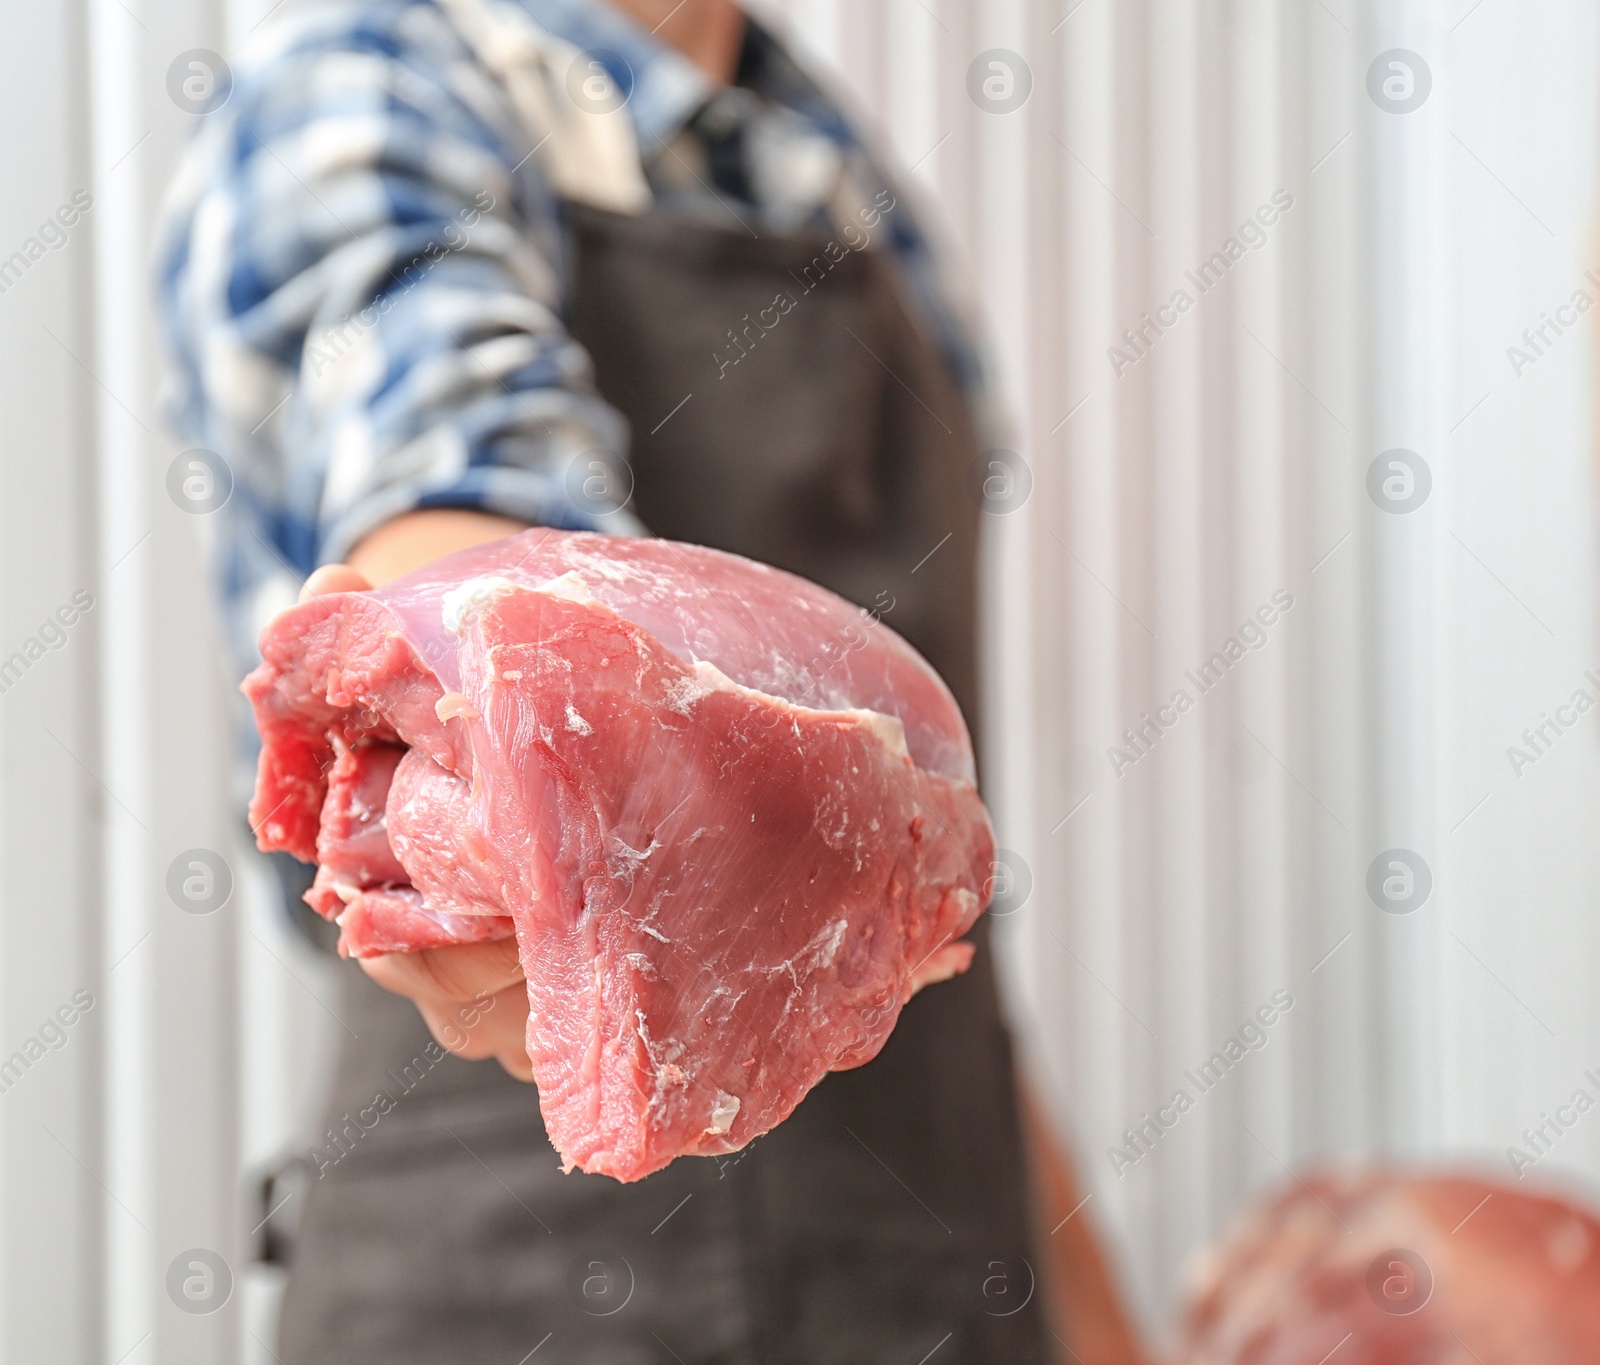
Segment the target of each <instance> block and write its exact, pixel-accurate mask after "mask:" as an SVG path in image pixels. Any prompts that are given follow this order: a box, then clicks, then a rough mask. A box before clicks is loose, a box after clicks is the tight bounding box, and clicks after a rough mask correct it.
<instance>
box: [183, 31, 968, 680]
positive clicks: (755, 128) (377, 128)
mask: <svg viewBox="0 0 1600 1365" xmlns="http://www.w3.org/2000/svg"><path fill="white" fill-rule="evenodd" d="M521 5H522V7H523V9H524V10H525V11H526V12H527V14H528V15H529V16H531V17H532V19H533V20H534V21H535V23H536V24H537V25H538V26H539V29H540V30H542V31H543V32H544V33H546V34H549V35H554V36H555V37H556V38H557V39H559V40H562V41H564V42H565V43H567V44H570V45H572V46H573V47H576V48H578V49H583V50H585V51H589V52H594V53H595V55H596V56H598V57H600V58H601V60H602V61H603V62H604V64H605V67H606V69H607V70H608V71H609V73H610V75H611V77H612V79H613V81H614V83H615V85H616V87H617V89H618V91H619V92H620V93H623V94H626V95H627V97H628V101H627V104H626V106H625V108H626V110H627V112H628V116H629V118H630V119H631V124H632V128H633V134H634V139H635V140H636V142H637V145H638V159H639V162H640V165H641V168H642V170H643V173H644V180H645V182H646V183H647V185H648V187H649V191H650V196H651V199H652V201H653V206H652V208H651V209H650V210H648V211H656V210H657V209H660V210H663V211H668V212H673V213H680V214H682V213H690V214H696V215H702V216H704V217H705V218H707V219H710V220H723V221H727V222H728V223H730V224H731V223H743V224H745V225H746V226H747V227H748V228H749V229H750V230H751V231H754V232H758V233H759V232H761V231H763V230H771V231H781V230H784V229H786V228H791V229H792V228H795V227H799V226H831V227H837V228H839V229H840V230H841V231H843V229H844V225H845V224H853V223H856V222H859V221H866V220H865V219H860V218H858V217H857V215H858V212H859V210H860V209H861V208H862V207H863V206H865V205H867V204H869V203H871V202H872V201H874V200H875V199H877V202H879V203H880V204H881V203H883V202H885V201H884V200H882V199H879V198H878V196H879V195H880V193H881V192H882V191H884V190H886V189H887V190H889V191H890V193H891V194H892V195H893V196H894V202H895V204H896V207H895V209H894V211H893V212H891V213H889V214H887V215H885V216H884V217H883V219H882V221H881V224H880V225H879V226H878V228H877V229H876V230H875V231H874V232H873V233H872V234H871V241H870V243H861V244H860V245H861V247H862V249H881V250H885V251H887V252H889V253H890V254H891V256H892V257H893V259H894V260H895V261H896V262H897V264H898V265H899V267H900V268H901V271H902V275H903V278H904V280H905V282H906V284H907V286H908V290H909V294H910V297H911V299H912V301H913V304H914V306H915V307H916V308H918V309H919V310H920V312H921V315H922V317H923V319H924V320H925V322H926V323H927V325H928V326H929V328H930V331H931V333H932V335H934V336H935V337H936V338H937V339H938V340H939V342H940V343H941V345H942V347H943V349H944V351H945V354H946V356H947V358H948V360H949V362H950V363H951V365H952V366H953V368H954V370H955V372H956V373H957V375H958V376H959V377H960V379H961V380H962V382H963V383H964V385H965V386H966V388H967V390H968V392H969V393H970V394H971V396H972V398H973V399H974V406H975V410H976V413H977V416H978V421H979V427H980V430H984V429H986V428H989V429H992V427H993V421H992V415H991V408H990V404H989V390H988V387H987V385H986V384H985V382H984V377H983V367H982V365H981V364H980V361H979V357H978V354H977V352H976V350H975V348H974V346H973V344H972V342H971V340H970V332H969V330H968V329H967V327H966V326H965V325H964V323H963V321H962V320H961V318H960V315H959V310H958V309H957V308H956V307H955V306H954V303H953V299H954V297H955V295H954V294H953V292H952V291H950V290H949V289H947V288H946V283H947V282H946V281H945V280H944V279H943V278H942V277H941V273H940V270H939V268H938V267H937V265H936V263H935V260H934V257H933V254H932V252H931V251H930V247H929V243H928V241H927V238H926V237H925V235H924V233H923V231H922V229H921V228H920V227H919V225H918V224H917V222H916V220H915V217H914V216H913V214H912V212H911V210H910V208H909V206H907V205H906V204H905V202H904V195H903V191H902V189H901V188H900V187H899V186H898V185H896V184H894V183H893V182H892V180H891V178H890V176H889V174H888V172H887V171H886V170H885V169H884V167H883V165H882V163H881V161H880V160H879V159H878V158H876V157H875V156H873V155H872V153H871V152H870V151H869V150H868V149H867V148H866V147H865V146H864V145H863V143H862V141H861V139H860V138H859V136H858V135H857V133H856V132H855V130H854V129H852V127H851V126H850V124H849V122H848V121H847V120H846V119H845V117H844V116H843V115H842V114H841V113H840V111H839V108H838V105H837V104H836V103H835V101H833V100H832V99H830V98H829V97H828V96H827V95H826V94H824V93H823V91H822V90H821V89H820V88H819V86H818V85H817V84H816V82H815V81H814V80H813V79H812V78H811V77H810V76H809V75H807V74H806V73H805V72H804V71H803V70H802V69H801V68H800V67H799V66H798V65H797V64H796V63H795V62H794V60H793V59H792V58H791V57H790V55H789V54H788V53H787V52H786V51H785V50H784V49H783V47H782V46H781V45H780V44H779V43H778V42H777V41H776V40H775V39H774V38H773V37H772V36H771V35H770V34H769V33H767V32H766V31H765V30H764V29H762V28H761V27H760V26H758V25H757V24H755V23H753V22H752V23H751V24H750V26H749V29H748V36H747V39H746V42H745V45H744V49H743V53H742V55H741V58H740V61H739V69H738V74H737V77H736V79H735V82H734V84H733V85H732V86H730V87H727V88H722V87H718V86H715V85H713V84H712V83H711V82H710V81H709V80H708V79H707V78H706V77H705V76H704V75H703V74H702V73H701V72H700V71H699V70H698V69H697V68H696V67H695V66H693V65H692V64H691V63H690V62H689V61H688V60H687V59H685V58H684V57H683V56H681V55H680V54H679V53H677V52H676V51H674V50H673V49H671V48H669V47H667V46H665V45H664V44H662V43H660V42H659V41H657V40H656V39H655V38H653V37H651V36H650V35H649V34H648V33H646V32H645V31H644V29H643V28H641V27H640V26H638V25H637V24H635V23H634V22H633V21H632V20H631V19H630V18H628V17H627V16H625V15H623V14H622V13H621V12H620V11H617V10H614V9H612V8H610V7H609V6H608V5H607V4H605V3H604V0H521ZM538 142H539V140H538V139H537V138H536V137H535V135H534V130H530V129H529V128H528V127H527V126H526V120H525V119H523V120H519V117H518V115H517V113H516V111H515V109H514V107H513V105H512V102H511V99H510V96H509V95H508V93H507V90H506V88H505V87H504V86H503V85H502V84H501V82H500V81H499V80H498V79H497V78H496V77H495V75H494V74H493V73H491V72H490V71H489V70H488V68H487V67H486V66H485V65H484V64H483V63H482V62H481V61H480V60H479V59H478V58H477V57H476V56H475V55H474V53H473V52H472V51H471V50H470V49H469V47H468V46H467V45H466V44H465V42H464V41H463V39H462V37H461V36H460V33H459V32H458V30H457V29H456V28H455V27H454V26H453V25H452V23H451V22H450V20H449V18H447V16H446V13H445V12H444V10H443V8H441V6H440V5H439V4H437V3H434V0H340V2H337V3H335V2H333V0H313V2H312V3H306V4H303V5H300V6H298V7H296V8H293V9H289V10H287V11H286V12H285V13H284V14H283V15H282V16H281V17H279V18H278V19H276V20H275V21H273V22H272V23H270V24H269V25H268V26H267V27H266V28H264V29H263V30H262V34H261V36H260V40H259V41H258V42H256V43H255V44H253V45H252V47H251V48H250V50H248V51H247V52H246V53H244V54H243V55H242V56H241V57H240V59H239V61H238V62H237V64H236V67H235V71H234V85H233V89H232V91H231V95H230V96H229V97H228V98H227V99H226V102H225V103H224V104H223V105H222V106H221V107H220V108H216V109H213V110H212V111H211V112H208V113H206V114H203V115H202V116H201V117H200V119H199V127H198V129H197V133H196V136H195V138H194V140H193V142H192V144H191V146H190V148H189V150H188V153H187V155H186V157H185V159H184V162H183V164H182V166H181V168H180V171H179V174H178V176H177V179H176V181H175V183H174V186H173V190H172V195H171V202H170V204H169V207H168V213H167V220H166V230H165V233H164V237H163V246H162V250H161V255H160V263H159V287H160V306H161V311H162V313H163V315H164V320H165V326H166V332H167V336H168V339H169V343H170V347H171V350H172V354H173V359H174V366H173V381H172V385H171V390H170V393H169V401H168V410H169V412H170V414H171V417H172V419H173V422H174V424H175V426H176V427H177V428H178V430H179V431H180V432H181V433H182V435H183V437H184V438H185V439H186V440H187V441H188V442H190V443H191V444H193V445H195V446H199V447H203V448H205V449H207V450H209V451H211V452H214V453H215V454H216V455H219V456H220V457H221V458H222V460H223V461H224V462H225V463H226V466H227V468H228V471H229V472H230V473H231V476H232V480H233V487H232V493H231V495H230V497H229V500H228V502H227V504H226V508H225V512H224V515H225V516H226V518H227V521H226V523H225V526H224V534H223V535H221V536H219V537H217V552H218V567H219V571H220V575H221V587H222V591H223V596H224V602H225V607H226V616H227V625H228V629H229V633H230V636H231V638H232V643H233V645H234V646H235V648H236V650H237V657H238V659H239V661H240V662H241V663H244V664H248V663H249V662H251V661H253V660H254V658H255V657H256V644H255V642H256V638H257V636H258V634H259V632H260V630H261V628H262V626H263V625H264V624H265V623H266V621H267V620H269V619H270V618H271V616H272V615H273V614H274V613H275V612H276V611H277V610H278V609H280V608H281V607H283V606H285V605H287V604H288V603H289V602H291V601H292V600H293V597H294V594H295V592H296V591H297V589H298V586H299V583H300V581H301V580H302V579H303V578H304V576H305V575H306V574H308V573H309V572H310V571H311V570H312V569H313V568H315V567H316V566H317V565H318V564H319V563H324V562H327V561H331V560H338V559H340V558H342V557H343V556H344V555H345V554H346V553H347V552H348V551H349V550H350V548H351V547H352V546H353V545H354V544H355V543H356V542H357V541H358V540H359V539H360V538H361V537H362V536H363V535H364V534H366V533H367V532H368V531H370V530H372V529H373V528H374V527H376V526H378V525H379V524H381V523H382V522H384V521H386V520H388V519H389V518H391V517H394V516H397V515H399V514H401V513H403V512H406V511H410V510H413V509H416V508H423V507H465V508H475V509H480V510H483V511H486V512H494V513H498V514H500V515H503V516H507V517H512V518H515V519H518V520H521V521H526V522H530V523H539V524H544V525H551V526H558V527H564V528H574V529H589V530H606V531H612V532H617V531H623V530H636V529H639V528H638V527H637V525H636V523H634V522H633V521H632V519H631V517H630V516H629V514H628V513H627V512H626V510H622V511H616V512H611V513H609V514H605V513H603V512H599V511H596V510H595V509H594V508H593V507H592V506H587V505H585V504H584V502H583V500H582V499H581V498H579V499H576V500H575V498H574V496H573V493H572V491H571V480H569V478H568V475H569V472H570V470H571V467H572V465H573V462H574V461H575V460H576V459H577V458H578V457H579V456H580V455H581V454H584V453H585V452H593V451H595V450H596V449H602V450H605V451H607V452H610V453H611V454H613V455H614V456H615V457H617V458H619V459H624V458H626V452H627V444H628V431H627V426H626V423H625V422H624V421H623V419H622V418H621V416H620V415H619V414H618V413H617V412H616V411H615V410H614V409H613V408H611V407H610V406H609V405H607V404H606V402H605V401H604V400H603V399H602V398H601V397H600V396H599V395H598V394H597V392H596V391H595V388H594V383H593V377H592V373H591V368H590V365H589V360H588V357H587V356H586V354H585V353H584V351H583V349H582V348H581V347H580V346H579V345H578V344H577V343H576V342H575V341H574V340H573V339H572V338H571V337H570V336H569V335H568V334H567V331H566V329H565V327H564V325H563V315H564V307H565V302H566V299H567V292H568V287H569V282H570V269H569V267H570V242H569V240H568V234H567V230H566V226H565V220H564V212H563V206H562V201H561V197H560V195H559V194H558V193H557V191H556V189H555V187H554V186H553V184H552V183H551V179H550V177H549V176H548V175H547V174H546V173H545V171H544V170H543V169H542V167H543V166H544V164H545V163H544V162H543V161H542V160H541V158H540V156H539V155H537V153H538V152H539V145H538ZM859 235H860V234H859V233H858V236H859ZM847 236H848V235H847ZM850 240H851V244H852V245H857V244H858V243H857V241H856V240H855V239H850Z"/></svg>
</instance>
